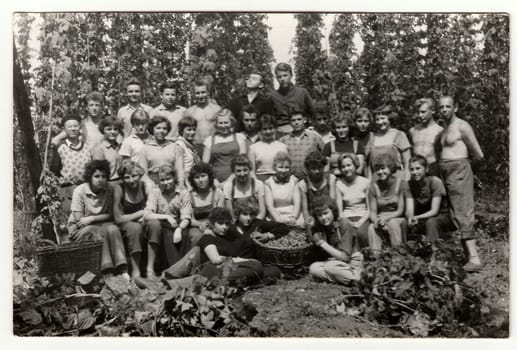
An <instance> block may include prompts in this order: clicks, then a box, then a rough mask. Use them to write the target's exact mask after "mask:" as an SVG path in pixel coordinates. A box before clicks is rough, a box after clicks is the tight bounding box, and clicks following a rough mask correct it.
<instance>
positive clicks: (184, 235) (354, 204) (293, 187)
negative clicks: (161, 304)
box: [50, 63, 483, 283]
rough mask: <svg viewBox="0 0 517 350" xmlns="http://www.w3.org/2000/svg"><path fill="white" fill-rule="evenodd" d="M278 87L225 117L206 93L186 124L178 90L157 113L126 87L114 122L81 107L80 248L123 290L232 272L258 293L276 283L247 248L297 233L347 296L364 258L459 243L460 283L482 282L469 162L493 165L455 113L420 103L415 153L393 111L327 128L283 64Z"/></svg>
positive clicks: (75, 234)
mask: <svg viewBox="0 0 517 350" xmlns="http://www.w3.org/2000/svg"><path fill="white" fill-rule="evenodd" d="M275 76H276V78H277V80H278V83H279V88H278V89H277V90H274V91H272V92H270V93H269V94H265V93H263V92H262V90H263V87H264V81H263V77H262V75H261V74H259V73H256V72H253V73H251V74H250V75H249V76H248V78H247V80H246V91H245V92H243V94H242V95H236V96H235V97H234V98H233V99H231V101H230V103H229V104H228V106H225V107H221V106H219V105H218V104H217V103H216V101H214V100H213V99H211V98H210V94H209V86H208V84H207V83H206V82H204V81H196V82H195V83H194V84H193V87H192V88H193V96H194V101H195V104H194V105H192V106H191V107H189V108H184V107H182V106H179V105H177V101H178V88H177V86H176V85H175V84H174V83H172V82H166V83H164V84H162V85H161V87H160V96H161V99H162V103H161V104H160V105H159V106H157V107H156V108H154V109H153V108H151V107H149V106H147V105H145V104H143V103H142V94H141V86H140V84H139V82H138V81H130V82H128V84H127V89H126V95H127V99H128V104H127V105H126V106H124V107H122V108H121V109H120V110H119V111H118V114H117V116H116V117H115V116H104V114H103V107H102V103H103V96H102V94H100V93H99V92H92V93H90V94H89V95H88V96H86V116H85V117H84V118H81V117H80V116H78V115H77V114H74V113H69V114H67V115H66V116H65V117H64V119H63V132H62V133H60V134H59V135H57V136H55V137H54V139H53V140H52V144H53V146H54V152H53V156H52V157H51V161H50V169H51V170H52V171H53V172H55V173H56V174H57V175H59V177H60V180H61V182H60V183H61V187H62V191H61V192H62V196H63V202H62V209H63V210H64V211H67V212H70V214H69V219H68V232H69V239H71V240H84V239H91V238H96V239H102V240H103V254H102V266H101V269H102V270H103V272H104V273H111V274H122V275H123V276H124V277H125V278H127V279H130V278H133V279H140V278H142V276H144V275H145V276H146V278H148V279H154V278H156V277H157V273H160V272H161V271H164V272H165V274H166V275H167V276H168V277H169V278H179V277H185V276H187V275H189V274H200V275H202V276H205V277H207V278H214V277H216V276H220V275H221V274H222V273H223V270H224V268H223V266H224V265H225V263H226V262H228V261H231V262H232V264H231V268H230V273H229V275H228V274H227V276H226V277H227V278H228V280H229V281H233V282H235V283H255V282H257V281H274V280H275V279H276V278H278V277H279V276H280V270H278V268H275V267H273V266H267V265H264V264H262V263H261V262H260V261H258V260H257V259H256V253H255V246H254V244H253V243H252V240H251V235H252V233H253V234H254V236H253V237H254V238H256V239H259V240H261V241H267V240H271V239H276V238H278V237H280V236H282V235H285V234H287V233H288V232H289V230H291V229H292V228H293V227H298V228H300V229H305V230H306V232H307V235H308V237H307V238H308V239H309V240H312V241H313V242H314V244H315V245H316V246H317V249H318V250H319V251H320V253H321V254H319V256H320V260H321V261H318V262H315V263H313V264H312V265H311V266H310V269H309V271H310V274H311V275H312V276H314V278H316V279H320V280H326V281H330V282H337V283H347V282H348V281H350V280H354V279H359V278H360V274H361V271H362V265H363V254H362V251H363V249H364V248H369V249H370V250H371V252H372V254H371V257H373V258H376V257H377V256H378V255H379V254H380V253H381V251H382V249H383V247H385V246H389V245H390V246H393V247H396V246H398V245H401V244H403V243H404V242H405V241H406V240H407V239H408V238H411V237H412V235H415V236H416V237H417V239H423V240H426V241H428V242H431V243H432V242H434V241H436V240H437V239H438V238H443V237H445V236H446V234H447V233H450V232H452V231H454V230H456V229H457V230H458V231H459V233H460V235H461V239H462V242H463V243H464V248H465V252H466V257H467V258H468V261H467V263H466V264H465V266H464V269H465V270H466V271H477V270H479V269H481V267H482V264H481V262H480V259H479V256H478V253H477V248H476V241H475V234H474V229H473V223H474V177H473V173H472V169H471V167H470V161H469V157H472V158H473V159H474V161H475V162H476V164H478V163H480V162H482V161H483V153H482V151H481V148H480V146H479V144H478V142H477V140H476V137H475V135H474V132H473V130H472V128H471V127H470V125H469V124H468V123H467V122H466V121H465V120H462V119H460V118H459V117H458V116H457V115H456V111H457V104H456V101H454V98H453V97H451V96H442V97H440V99H439V101H438V108H436V106H435V101H434V100H433V99H431V98H423V99H420V100H418V101H416V103H415V107H416V109H417V113H416V117H415V121H416V124H415V126H414V127H412V128H411V129H410V130H409V133H408V134H409V138H408V137H407V136H406V134H405V133H404V132H403V131H401V130H398V129H396V128H393V127H392V126H391V119H392V116H393V113H392V110H391V107H390V106H387V105H382V106H380V107H378V108H376V109H374V110H373V111H370V110H369V109H367V108H359V109H357V110H356V111H354V112H352V113H348V112H340V113H336V114H334V115H332V116H331V115H330V114H331V113H330V110H329V108H328V106H327V105H326V104H325V103H313V101H312V99H311V97H310V95H309V93H308V92H307V90H306V89H304V88H302V87H300V86H296V85H294V84H293V83H292V81H291V80H292V69H291V67H290V66H289V65H288V64H285V63H280V64H278V65H277V66H276V67H275ZM436 109H438V110H439V113H440V116H441V118H442V120H443V125H444V126H443V127H441V126H439V125H438V124H437V123H436V122H435V121H434V118H433V114H434V113H435V110H436ZM308 122H311V124H312V126H310V127H309V126H308V125H307V123H308ZM257 232H258V233H257ZM128 261H129V263H128Z"/></svg>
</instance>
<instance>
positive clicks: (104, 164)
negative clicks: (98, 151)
mask: <svg viewBox="0 0 517 350" xmlns="http://www.w3.org/2000/svg"><path fill="white" fill-rule="evenodd" d="M97 170H100V171H102V172H103V173H104V174H105V175H106V177H108V176H109V174H110V163H109V162H108V161H107V160H105V159H103V160H98V159H96V160H92V161H89V162H88V163H86V165H85V166H84V174H83V181H84V182H87V183H89V184H90V185H91V184H92V176H93V173H95V172H96V171H97Z"/></svg>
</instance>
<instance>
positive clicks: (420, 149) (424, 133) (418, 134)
mask: <svg viewBox="0 0 517 350" xmlns="http://www.w3.org/2000/svg"><path fill="white" fill-rule="evenodd" d="M442 130H443V128H442V127H441V126H440V125H438V124H437V123H436V122H435V121H434V120H433V121H432V122H430V123H429V125H428V126H427V127H425V128H422V127H420V126H414V127H412V128H411V129H409V136H410V137H411V143H412V144H413V154H420V155H421V156H423V157H425V159H427V162H428V163H429V164H431V163H434V162H436V155H435V150H434V143H435V140H436V137H437V136H438V135H439V134H440V133H441V132H442Z"/></svg>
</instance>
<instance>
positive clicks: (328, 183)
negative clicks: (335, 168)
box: [298, 151, 336, 226]
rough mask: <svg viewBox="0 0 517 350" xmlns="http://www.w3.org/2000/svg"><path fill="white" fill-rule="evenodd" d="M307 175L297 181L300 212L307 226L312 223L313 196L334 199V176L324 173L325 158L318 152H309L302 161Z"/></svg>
mask: <svg viewBox="0 0 517 350" xmlns="http://www.w3.org/2000/svg"><path fill="white" fill-rule="evenodd" d="M304 165H305V169H306V171H307V177H306V178H305V179H303V180H301V181H300V182H298V187H299V188H300V193H301V198H302V213H303V218H304V220H305V223H306V224H307V225H309V226H312V225H313V224H314V219H313V217H312V216H311V215H310V212H311V211H312V202H313V200H314V198H315V197H318V196H327V197H330V198H331V199H332V200H335V199H336V176H334V175H333V174H328V173H325V167H326V166H327V159H326V158H325V157H324V156H323V155H322V154H321V153H320V152H317V151H315V152H311V153H309V154H308V155H307V157H306V158H305V161H304Z"/></svg>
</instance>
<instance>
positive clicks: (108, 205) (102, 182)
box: [68, 160, 129, 279]
mask: <svg viewBox="0 0 517 350" xmlns="http://www.w3.org/2000/svg"><path fill="white" fill-rule="evenodd" d="M109 174H110V165H109V163H108V161H106V160H94V161H91V162H89V163H87V164H86V167H85V171H84V183H83V184H81V185H79V186H77V187H76V188H75V190H74V192H73V195H72V204H71V207H70V209H71V211H72V212H71V214H70V218H69V219H68V232H69V235H70V239H71V240H72V241H81V240H87V239H102V240H103V245H102V258H101V270H102V271H103V272H104V273H121V274H122V275H123V276H124V277H125V278H127V279H129V275H128V273H127V260H126V251H125V249H124V243H123V241H122V237H121V235H120V231H119V229H118V227H117V226H116V225H115V224H114V223H113V221H112V220H113V211H112V207H113V188H112V187H111V186H109V185H108V176H109Z"/></svg>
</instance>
